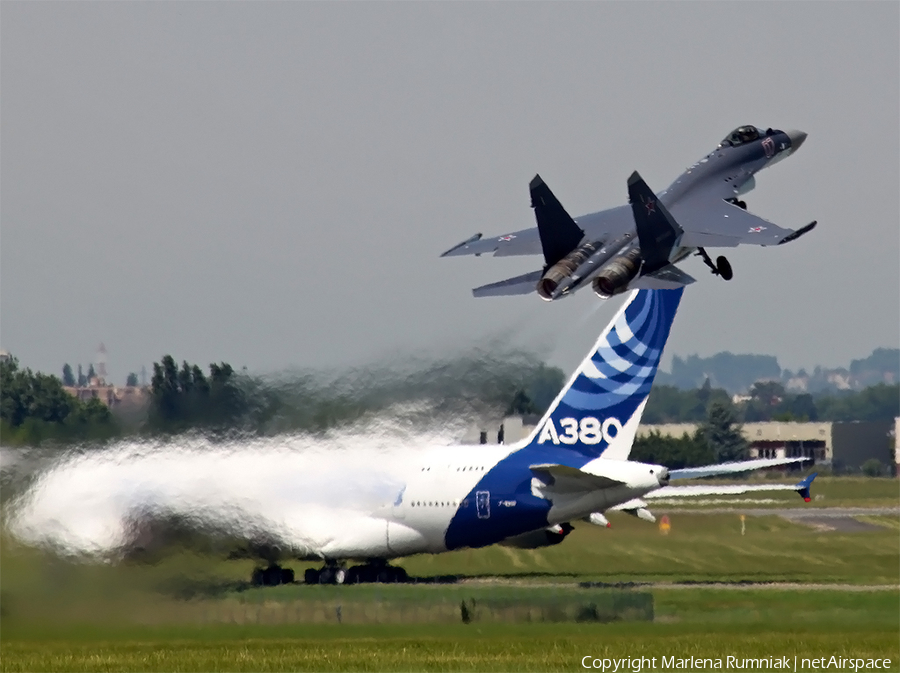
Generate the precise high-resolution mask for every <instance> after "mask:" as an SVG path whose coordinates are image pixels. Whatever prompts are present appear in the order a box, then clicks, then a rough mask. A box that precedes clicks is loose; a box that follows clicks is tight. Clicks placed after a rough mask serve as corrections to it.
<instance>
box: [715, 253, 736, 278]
mask: <svg viewBox="0 0 900 673" xmlns="http://www.w3.org/2000/svg"><path fill="white" fill-rule="evenodd" d="M716 271H717V272H718V274H719V275H720V276H722V280H731V279H732V278H734V272H733V271H732V270H731V263H730V262H729V261H728V260H727V259H725V257H721V256H720V257H716Z"/></svg>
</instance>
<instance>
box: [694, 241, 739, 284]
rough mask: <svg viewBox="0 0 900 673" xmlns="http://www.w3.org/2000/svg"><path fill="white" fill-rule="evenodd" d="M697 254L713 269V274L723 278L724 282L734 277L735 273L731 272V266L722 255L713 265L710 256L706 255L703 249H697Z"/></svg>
mask: <svg viewBox="0 0 900 673" xmlns="http://www.w3.org/2000/svg"><path fill="white" fill-rule="evenodd" d="M697 254H698V255H699V256H700V257H702V258H703V263H704V264H706V266H708V267H709V268H710V269H712V272H713V274H715V275H716V276H721V277H722V280H731V279H732V278H733V277H734V272H733V271H732V270H731V264H729V262H728V260H727V259H725V257H723V256H721V255H720V256H719V257H716V261H715V263H713V261H712V260H711V259H710V258H709V255H708V254H706V250H704V249H703V248H697Z"/></svg>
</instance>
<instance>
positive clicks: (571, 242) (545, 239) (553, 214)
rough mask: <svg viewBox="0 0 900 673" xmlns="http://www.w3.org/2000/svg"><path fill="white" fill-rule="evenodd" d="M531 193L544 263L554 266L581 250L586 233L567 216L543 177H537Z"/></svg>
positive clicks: (533, 182)
mask: <svg viewBox="0 0 900 673" xmlns="http://www.w3.org/2000/svg"><path fill="white" fill-rule="evenodd" d="M529 189H530V190H531V207H532V208H534V217H535V219H536V220H537V225H538V233H539V234H540V236H541V247H542V248H543V251H544V261H545V262H546V263H547V266H551V265H553V264H556V263H557V262H558V261H559V260H561V259H562V258H563V257H565V256H566V255H568V254H569V253H570V252H572V251H573V250H574V249H575V248H576V247H577V246H578V244H579V243H580V242H581V239H582V238H584V232H583V231H582V230H581V227H579V226H578V225H577V224H576V223H575V220H573V219H572V218H571V216H570V215H569V213H567V212H566V209H565V208H563V206H562V204H561V203H560V202H559V199H557V198H556V197H555V196H554V195H553V192H551V191H550V188H549V187H548V186H547V185H546V183H545V182H544V181H543V180H542V179H541V176H540V175H535V176H534V179H533V180H532V181H531V184H530V185H529Z"/></svg>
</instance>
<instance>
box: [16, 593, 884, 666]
mask: <svg viewBox="0 0 900 673" xmlns="http://www.w3.org/2000/svg"><path fill="white" fill-rule="evenodd" d="M654 594H655V595H654V598H655V600H656V610H657V618H656V621H655V622H653V623H642V622H634V623H614V624H514V625H509V624H487V625H477V624H469V625H464V624H453V625H405V626H396V625H365V626H353V625H336V624H331V625H318V626H316V625H306V626H299V625H293V626H287V625H261V624H260V625H257V624H253V625H233V624H231V625H229V624H222V625H215V626H210V625H207V626H205V627H180V628H173V627H171V626H169V627H140V628H139V627H135V626H127V627H126V626H122V625H119V626H112V625H106V626H102V627H101V626H99V625H97V626H94V627H92V628H86V627H80V628H77V627H74V626H70V627H69V628H67V629H62V630H59V629H53V630H51V631H47V630H39V629H34V628H28V629H25V630H20V629H18V628H13V629H12V631H10V630H9V629H7V628H6V627H4V635H3V639H2V641H0V654H2V664H0V667H2V670H3V671H51V670H52V671H97V670H116V671H157V670H162V671H173V670H179V671H220V670H230V671H282V670H322V671H349V670H365V671H387V670H436V671H440V670H446V671H450V670H486V671H505V670H528V671H540V670H547V671H550V670H552V671H557V670H577V669H580V668H581V658H582V657H584V656H586V655H591V656H592V657H600V658H603V657H612V658H621V657H640V656H644V657H663V656H666V657H671V656H675V657H690V656H695V657H711V658H719V657H726V656H728V655H732V656H736V657H740V658H743V657H747V658H756V657H767V656H790V657H793V656H795V655H796V656H799V657H801V658H802V657H807V658H812V657H821V656H831V655H832V654H835V655H838V656H844V657H862V658H875V657H877V658H884V657H887V658H890V659H891V663H892V669H891V670H897V664H898V660H900V652H898V647H900V646H898V633H900V616H898V609H897V607H898V600H900V595H898V593H897V592H896V591H880V592H841V591H832V592H815V591H809V592H807V591H799V592H798V591H792V592H788V591H777V590H766V591H762V590H755V591H722V590H709V589H697V590H690V591H686V590H668V591H665V590H657V591H654Z"/></svg>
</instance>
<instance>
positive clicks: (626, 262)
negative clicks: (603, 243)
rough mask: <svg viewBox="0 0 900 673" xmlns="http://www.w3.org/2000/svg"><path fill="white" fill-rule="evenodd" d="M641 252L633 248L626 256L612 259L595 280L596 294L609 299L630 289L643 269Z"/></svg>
mask: <svg viewBox="0 0 900 673" xmlns="http://www.w3.org/2000/svg"><path fill="white" fill-rule="evenodd" d="M641 261H642V260H641V251H640V249H639V248H631V249H630V250H628V251H626V252H625V254H623V255H620V256H618V257H615V258H613V259H611V260H610V261H609V262H608V263H607V264H606V266H604V267H603V270H602V271H601V272H600V273H598V274H597V277H596V278H594V283H593V288H594V293H595V294H596V295H597V296H598V297H600V298H601V299H609V298H610V297H612V296H615V295H617V294H621V293H622V292H625V290H627V289H628V283H630V282H631V281H632V279H634V277H635V276H637V274H638V271H640V269H641Z"/></svg>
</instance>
